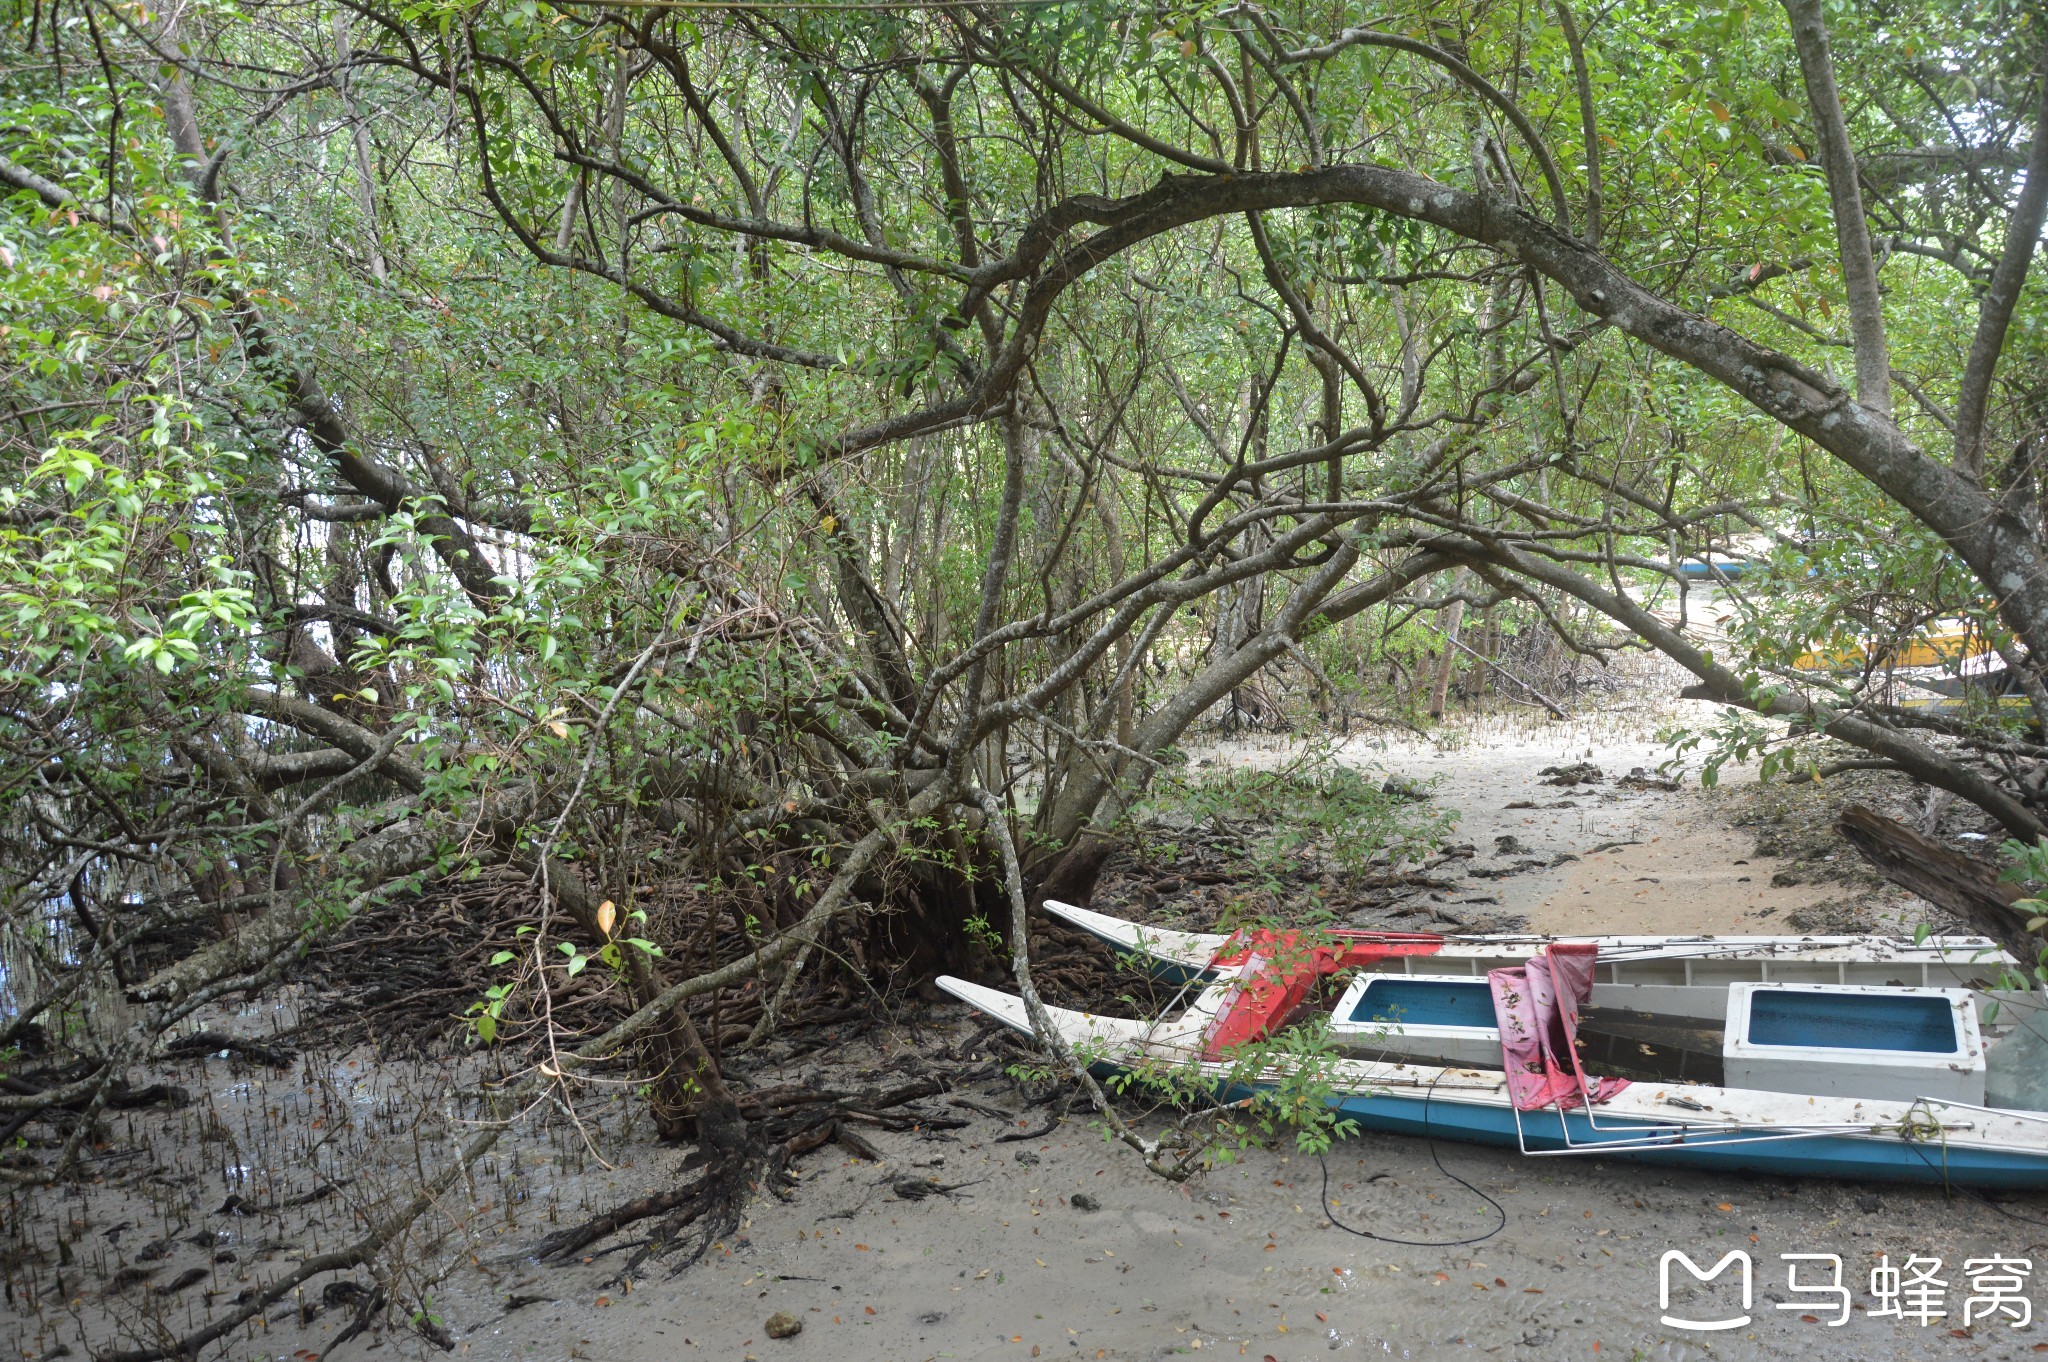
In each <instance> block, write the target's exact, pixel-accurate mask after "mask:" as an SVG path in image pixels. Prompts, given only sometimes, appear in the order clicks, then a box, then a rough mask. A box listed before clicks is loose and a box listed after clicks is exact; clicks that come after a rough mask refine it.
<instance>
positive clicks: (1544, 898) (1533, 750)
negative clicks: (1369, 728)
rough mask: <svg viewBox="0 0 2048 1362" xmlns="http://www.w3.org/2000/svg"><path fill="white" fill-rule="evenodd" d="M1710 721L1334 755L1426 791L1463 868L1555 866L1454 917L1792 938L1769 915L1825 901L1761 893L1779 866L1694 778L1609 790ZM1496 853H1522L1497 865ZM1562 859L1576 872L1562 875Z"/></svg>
mask: <svg viewBox="0 0 2048 1362" xmlns="http://www.w3.org/2000/svg"><path fill="white" fill-rule="evenodd" d="M1713 713H1714V707H1713V706H1711V705H1707V704H1703V703H1700V702H1695V701H1685V700H1670V701H1663V700H1659V701H1656V702H1654V703H1653V702H1641V701H1639V702H1634V703H1626V702H1625V703H1624V704H1622V705H1619V706H1616V707H1613V708H1610V709H1608V710H1605V711H1603V712H1601V713H1599V714H1597V715H1591V716H1588V717H1584V718H1579V719H1574V720H1568V721H1563V722H1556V721H1550V720H1547V719H1544V718H1541V717H1524V716H1521V715H1508V716H1488V717H1483V718H1480V719H1477V720H1473V721H1470V722H1468V723H1464V724H1460V725H1458V726H1455V727H1452V728H1448V729H1445V730H1441V731H1440V732H1439V733H1438V734H1437V735H1435V736H1433V737H1431V738H1415V737H1411V736H1405V735H1404V736H1399V737H1391V738H1390V737H1387V736H1383V735H1372V736H1365V737H1357V738H1352V739H1349V740H1347V741H1345V742H1343V743H1341V744H1339V746H1338V747H1337V749H1336V755H1337V756H1338V758H1339V759H1340V760H1344V761H1348V762H1354V763H1356V764H1358V765H1360V766H1362V767H1364V768H1366V769H1368V770H1372V771H1383V772H1385V773H1387V774H1389V775H1394V776H1399V777H1401V778H1403V779H1405V780H1409V781H1413V782H1416V783H1418V784H1422V785H1425V786H1427V787H1429V788H1430V789H1431V790H1432V791H1433V792H1434V794H1435V798H1436V802H1437V803H1438V804H1439V805H1441V806H1442V807H1445V808H1449V809H1455V810H1457V811H1458V814H1459V818H1458V824H1457V830H1456V833H1455V835H1454V838H1453V840H1454V841H1458V842H1470V843H1472V844H1473V845H1474V846H1475V847H1476V848H1478V853H1479V854H1478V856H1477V858H1476V859H1475V861H1474V864H1475V865H1477V866H1478V867H1480V868H1481V869H1482V870H1499V869H1503V868H1508V867H1511V866H1513V865H1514V864H1516V863H1518V862H1522V861H1526V860H1532V859H1533V860H1540V861H1543V862H1545V863H1551V862H1556V863H1557V864H1554V865H1551V866H1550V867H1549V868H1547V869H1535V870H1526V871H1523V872H1521V873H1517V874H1510V875H1504V876H1501V877H1499V878H1487V879H1484V880H1480V879H1474V880H1473V881H1472V883H1471V886H1470V890H1469V892H1467V893H1465V894H1462V895H1456V896H1449V897H1447V898H1446V902H1447V903H1449V904H1450V905H1451V906H1453V907H1455V906H1456V905H1457V904H1459V903H1461V902H1462V903H1466V904H1474V903H1486V902H1487V901H1488V900H1492V901H1496V902H1497V903H1498V908H1497V909H1494V910H1493V911H1498V912H1501V913H1509V914H1517V915H1520V916H1522V917H1525V918H1526V919H1527V920H1528V926H1529V929H1530V930H1532V931H1538V932H1554V933H1583V934H1599V933H1630V932H1638V933H1714V934H1721V935H1726V934H1743V935H1755V934H1768V933H1777V932H1788V933H1789V932H1792V931H1793V930H1794V929H1792V928H1788V927H1786V926H1784V925H1783V918H1784V915H1785V914H1786V913H1787V912H1789V911H1791V910H1793V909H1796V908H1799V907H1802V906H1804V905H1807V904H1811V903H1814V902H1816V901H1818V900H1820V899H1824V898H1826V897H1828V896H1829V890H1828V889H1827V888H1826V887H1825V886H1822V887H1815V886H1789V887H1784V888H1773V887H1772V885H1771V880H1772V878H1773V876H1775V875H1777V874H1778V872H1779V871H1781V870H1783V869H1784V868H1785V867H1786V866H1787V865H1788V864H1789V862H1786V861H1781V860H1775V859H1773V858H1770V857H1759V856H1756V855H1754V853H1753V850H1752V846H1753V841H1754V839H1753V837H1752V836H1751V835H1750V834H1748V833H1747V832H1745V831H1743V830H1742V829H1739V828H1731V827H1728V826H1726V825H1725V823H1724V822H1723V819H1724V818H1725V816H1726V815H1725V813H1724V812H1723V808H1722V805H1723V803H1724V801H1722V800H1721V799H1719V798H1717V797H1716V796H1715V794H1714V793H1712V792H1704V791H1702V790H1701V789H1700V787H1699V780H1698V774H1697V773H1698V765H1697V763H1696V762H1695V763H1693V764H1692V765H1691V766H1689V767H1687V768H1686V769H1685V770H1684V771H1683V773H1682V775H1681V785H1680V788H1679V789H1678V790H1677V791H1675V792H1665V791H1662V790H1656V789H1631V788H1623V787H1618V786H1617V785H1616V783H1615V782H1616V781H1617V780H1619V779H1620V778H1622V777H1624V776H1626V775H1628V774H1629V772H1630V771H1631V770H1633V769H1636V768H1641V769H1643V770H1645V771H1648V772H1651V773H1653V774H1654V773H1655V771H1656V769H1657V767H1658V765H1659V763H1661V762H1664V761H1666V760H1668V759H1669V758H1670V757H1671V751H1670V749H1669V748H1668V747H1667V746H1665V745H1664V744H1663V743H1660V742H1659V741H1658V740H1657V738H1656V733H1657V731H1658V730H1659V729H1662V728H1668V727H1670V726H1672V725H1674V724H1683V723H1691V724H1694V725H1701V724H1704V723H1706V722H1709V721H1710V720H1711V718H1712V717H1713ZM1299 750H1300V747H1299V744H1298V743H1297V742H1295V741H1294V740H1292V739H1289V738H1254V739H1249V740H1244V741H1238V742H1230V743H1222V744H1217V745H1215V746H1213V747H1208V748H1204V749H1202V750H1201V752H1200V754H1199V757H1200V758H1206V759H1208V760H1212V761H1216V762H1218V763H1243V764H1247V765H1259V766H1266V765H1276V764H1279V763H1281V762H1284V761H1285V760H1287V759H1288V758H1289V757H1290V756H1292V755H1293V754H1295V753H1296V752H1298V751H1299ZM1585 761H1591V762H1592V763H1593V764H1595V765H1597V766H1598V767H1600V768H1601V770H1602V771H1603V772H1604V779H1603V780H1602V781H1601V782H1600V783H1598V784H1592V785H1580V786H1576V787H1570V788H1561V787H1559V786H1556V785H1549V784H1545V783H1543V779H1544V778H1543V776H1542V775H1541V772H1542V771H1543V769H1544V768H1545V767H1554V766H1569V765H1572V764H1573V763H1577V762H1585ZM1755 779H1756V769H1755V767H1754V766H1753V765H1751V766H1734V765H1731V766H1728V767H1726V768H1724V769H1723V770H1722V772H1721V773H1720V782H1721V785H1722V786H1723V787H1732V786H1737V785H1741V784H1745V783H1752V782H1754V781H1755ZM1518 806H1519V807H1518ZM1503 837H1512V838H1514V839H1515V843H1516V844H1517V846H1518V847H1519V848H1521V849H1519V850H1511V851H1507V852H1502V851H1499V850H1497V847H1498V846H1499V841H1498V839H1500V838H1503ZM1602 847H1604V848H1606V849H1604V850H1595V849H1594V848H1602ZM1567 857H1573V858H1576V859H1561V858H1567ZM1453 868H1454V869H1455V867H1453ZM1836 892H1839V891H1836Z"/></svg>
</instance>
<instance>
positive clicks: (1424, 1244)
mask: <svg viewBox="0 0 2048 1362" xmlns="http://www.w3.org/2000/svg"><path fill="white" fill-rule="evenodd" d="M1443 1076H1444V1075H1443V1071H1442V1070H1441V1069H1439V1070H1438V1071H1437V1075H1436V1077H1435V1078H1432V1079H1430V1080H1429V1087H1428V1088H1427V1089H1426V1090H1424V1092H1423V1094H1422V1138H1423V1139H1424V1140H1425V1141H1426V1142H1427V1143H1428V1145H1429V1157H1430V1161H1431V1162H1433V1163H1434V1164H1436V1171H1437V1172H1439V1173H1442V1174H1443V1175H1444V1176H1445V1177H1447V1178H1449V1179H1450V1180H1451V1181H1452V1182H1455V1183H1457V1184H1458V1185H1459V1186H1460V1187H1463V1188H1464V1189H1465V1190H1466V1191H1468V1192H1470V1193H1472V1195H1474V1196H1476V1197H1478V1198H1479V1199H1480V1200H1481V1201H1483V1202H1485V1203H1486V1204H1487V1205H1489V1206H1491V1207H1493V1210H1494V1214H1496V1215H1498V1216H1499V1217H1500V1223H1499V1224H1498V1225H1495V1226H1494V1227H1493V1228H1492V1229H1490V1230H1488V1231H1487V1232H1486V1233H1484V1234H1479V1235H1474V1236H1473V1237H1472V1238H1470V1239H1396V1238H1394V1237H1393V1236H1392V1235H1390V1234H1374V1233H1373V1232H1372V1231H1371V1230H1361V1229H1359V1228H1357V1227H1356V1226H1353V1225H1347V1224H1345V1223H1344V1222H1343V1221H1341V1220H1339V1219H1338V1218H1337V1216H1336V1214H1335V1212H1333V1211H1332V1210H1331V1209H1330V1161H1329V1160H1328V1159H1327V1158H1325V1157H1324V1156H1323V1155H1321V1154H1318V1155H1316V1161H1317V1162H1318V1163H1320V1164H1322V1166H1323V1215H1324V1216H1325V1217H1326V1218H1327V1219H1328V1220H1329V1222H1330V1223H1331V1224H1332V1225H1335V1226H1336V1227H1337V1228H1338V1229H1340V1230H1342V1231H1344V1233H1346V1234H1355V1235H1357V1236H1358V1237H1359V1238H1360V1239H1372V1240H1376V1241H1377V1242H1379V1243H1382V1244H1400V1245H1402V1246H1403V1247H1406V1248H1463V1247H1464V1246H1466V1245H1467V1244H1483V1243H1485V1242H1486V1241H1487V1240H1489V1239H1491V1238H1493V1236H1495V1235H1496V1234H1499V1233H1500V1232H1501V1231H1502V1230H1504V1229H1506V1228H1507V1227H1508V1213H1507V1209H1506V1208H1505V1207H1503V1206H1502V1205H1501V1204H1500V1203H1499V1202H1498V1201H1495V1200H1494V1199H1493V1198H1492V1197H1490V1196H1488V1195H1487V1194H1486V1193H1484V1192H1482V1191H1480V1190H1479V1189H1478V1188H1477V1187H1474V1186H1473V1185H1472V1184H1471V1183H1469V1182H1467V1181H1465V1179H1463V1178H1461V1177H1459V1176H1458V1175H1457V1174H1456V1173H1453V1172H1452V1171H1451V1170H1450V1169H1448V1168H1446V1167H1444V1161H1443V1159H1442V1157H1441V1156H1439V1155H1438V1154H1437V1152H1436V1137H1435V1136H1433V1135H1431V1134H1430V1133H1429V1099H1430V1098H1431V1097H1433V1096H1435V1095H1436V1085H1437V1083H1438V1082H1439V1081H1440V1080H1441V1079H1442V1078H1443Z"/></svg>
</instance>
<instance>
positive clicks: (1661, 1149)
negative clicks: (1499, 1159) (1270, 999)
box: [1090, 1064, 2048, 1191]
mask: <svg viewBox="0 0 2048 1362" xmlns="http://www.w3.org/2000/svg"><path fill="white" fill-rule="evenodd" d="M1090 1067H1091V1068H1092V1069H1093V1070H1094V1071H1095V1073H1096V1074H1097V1075H1098V1076H1100V1077H1105V1078H1106V1077H1110V1076H1112V1075H1114V1074H1116V1073H1118V1072H1120V1071H1121V1070H1120V1066H1118V1065H1114V1064H1096V1065H1092V1066H1090ZM1252 1095H1253V1094H1252V1092H1251V1090H1250V1089H1249V1088H1245V1087H1242V1086H1240V1085H1231V1086H1230V1088H1229V1090H1228V1091H1226V1092H1225V1093H1224V1094H1223V1100H1225V1101H1237V1100H1241V1099H1243V1098H1246V1097H1250V1096H1252ZM1331 1105H1332V1106H1333V1107H1335V1108H1336V1109H1337V1111H1338V1112H1339V1113H1341V1114H1342V1115H1343V1116H1345V1117H1348V1118H1349V1119H1350V1120H1352V1121H1354V1122H1356V1123H1357V1125H1358V1128H1359V1130H1361V1131H1367V1130H1372V1131H1379V1132H1382V1133H1384V1134H1389V1135H1425V1136H1428V1137H1430V1138H1432V1139H1440V1140H1457V1141H1461V1142H1463V1143H1467V1144H1488V1145H1499V1146H1504V1147H1506V1148H1509V1149H1519V1148H1524V1147H1526V1148H1528V1149H1530V1150H1562V1149H1566V1148H1571V1149H1572V1150H1574V1155H1575V1156H1577V1157H1589V1156H1590V1157H1593V1158H1601V1159H1629V1160H1632V1161H1634V1162H1637V1163H1647V1164H1658V1165H1662V1166H1664V1167H1667V1168H1704V1169H1709V1170H1713V1171H1719V1172H1729V1173H1746V1174H1756V1173H1767V1174H1772V1175H1774V1176H1777V1177H1786V1178H1840V1179H1842V1180H1844V1181H1852V1182H1861V1181H1875V1182H1920V1183H1931V1184H1935V1185H1938V1186H1956V1187H2003V1188H2008V1189H2011V1190H2015V1191H2020V1190H2032V1191H2038V1190H2048V1154H2028V1153H2023V1152H2005V1151H1999V1150H1986V1149H1975V1148H1969V1147H1963V1146H1946V1147H1945V1146H1944V1145H1943V1144H1942V1142H1941V1141H1939V1140H1928V1141H1911V1140H1900V1139H1890V1138H1886V1137H1882V1136H1850V1135H1809V1136H1804V1137H1801V1138H1799V1139H1786V1138H1783V1137H1775V1138H1774V1137H1772V1136H1771V1134H1770V1132H1768V1131H1758V1132H1756V1133H1755V1134H1750V1133H1747V1132H1743V1131H1734V1132H1725V1131H1713V1130H1700V1131H1696V1132H1694V1133H1693V1134H1692V1135H1691V1137H1690V1138H1688V1139H1682V1140H1681V1139H1670V1137H1669V1133H1668V1132H1669V1127H1667V1126H1658V1125H1652V1124H1650V1123H1648V1122H1642V1121H1630V1120H1625V1119H1618V1118H1616V1117H1614V1116H1611V1115H1609V1114H1607V1113H1605V1112H1603V1113H1601V1115H1600V1117H1599V1120H1600V1127H1601V1128H1600V1129H1597V1130H1596V1129H1594V1127H1593V1124H1592V1122H1591V1121H1589V1120H1587V1119H1586V1115H1585V1113H1584V1112H1581V1111H1572V1112H1559V1111H1557V1110H1555V1109H1554V1108H1553V1109H1547V1110H1544V1111H1533V1112H1523V1113H1521V1134H1520V1137H1519V1138H1518V1137H1517V1134H1516V1118H1515V1113H1514V1112H1513V1111H1511V1110H1509V1109H1508V1108H1506V1107H1504V1106H1500V1107H1496V1106H1490V1105H1489V1106H1481V1105H1479V1104H1476V1103H1470V1102H1455V1101H1451V1100H1449V1099H1447V1098H1443V1097H1436V1098H1425V1097H1424V1096H1422V1095H1420V1094H1416V1095H1413V1096H1411V1095H1409V1094H1407V1093H1392V1092H1386V1093H1351V1094H1346V1095H1344V1096H1341V1097H1338V1098H1335V1099H1333V1100H1332V1102H1331ZM1567 1132H1569V1136H1570V1139H1569V1143H1567V1140H1566V1134H1567ZM1657 1139H1663V1140H1666V1141H1667V1143H1663V1144H1659V1145H1657V1146H1655V1147H1644V1144H1643V1142H1645V1141H1650V1140H1657ZM1601 1145H1609V1146H1616V1145H1628V1146H1631V1147H1629V1148H1608V1149H1601V1148H1598V1147H1597V1146H1601ZM1567 1157H1571V1156H1567Z"/></svg>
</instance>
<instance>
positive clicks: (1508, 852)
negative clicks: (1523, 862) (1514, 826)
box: [1493, 833, 1529, 856]
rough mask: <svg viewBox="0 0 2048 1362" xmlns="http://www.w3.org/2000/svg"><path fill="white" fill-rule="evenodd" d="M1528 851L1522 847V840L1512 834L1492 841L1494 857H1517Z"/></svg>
mask: <svg viewBox="0 0 2048 1362" xmlns="http://www.w3.org/2000/svg"><path fill="white" fill-rule="evenodd" d="M1528 849H1529V848H1527V847H1525V846H1523V845H1522V839H1521V838H1519V837H1517V836H1515V835H1514V834H1513V833H1508V834H1506V835H1504V836H1500V837H1496V838H1494V839H1493V854H1494V855H1496V856H1519V855H1521V854H1522V853H1523V852H1525V851H1527V850H1528Z"/></svg>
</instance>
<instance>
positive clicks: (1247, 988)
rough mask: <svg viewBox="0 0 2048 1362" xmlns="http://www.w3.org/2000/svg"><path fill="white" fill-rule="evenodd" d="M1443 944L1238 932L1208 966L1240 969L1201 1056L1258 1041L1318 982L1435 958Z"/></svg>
mask: <svg viewBox="0 0 2048 1362" xmlns="http://www.w3.org/2000/svg"><path fill="white" fill-rule="evenodd" d="M1443 945H1444V939H1443V937H1441V936H1438V935H1435V934H1433V933H1429V932H1331V933H1328V934H1327V935H1306V936H1305V935H1304V934H1302V933H1300V932H1274V931H1268V930H1266V929H1265V928H1259V929H1256V930H1254V931H1249V932H1239V933H1238V934H1237V935H1235V936H1233V937H1231V938H1230V940H1229V941H1227V942H1225V943H1224V945H1223V949H1222V950H1220V951H1218V952H1216V955H1215V957H1214V958H1213V959H1212V960H1210V962H1209V965H1210V967H1211V968H1212V969H1227V968H1230V967H1232V966H1241V967H1242V966H1249V968H1240V969H1239V972H1238V978H1237V982H1236V983H1235V984H1234V985H1233V986H1232V989H1231V993H1230V996H1229V997H1228V998H1226V999H1225V1000H1224V1003H1223V1006H1222V1007H1220V1008H1218V1009H1217V1011H1216V1020H1215V1021H1213V1022H1211V1023H1210V1024H1209V1029H1208V1032H1207V1033H1206V1034H1205V1035H1204V1036H1203V1037H1202V1056H1203V1058H1205V1059H1216V1058H1219V1057H1220V1056H1221V1055H1222V1054H1223V1052H1224V1051H1225V1050H1228V1049H1231V1048H1232V1047H1233V1046H1238V1045H1243V1044H1245V1043H1246V1042H1248V1041H1254V1040H1262V1039H1264V1038H1265V1037H1266V1036H1267V1035H1268V1034H1270V1033H1271V1031H1272V1030H1273V1028H1274V1027H1276V1026H1278V1025H1279V1024H1280V1023H1281V1022H1282V1021H1284V1020H1286V1018H1287V1014H1288V1013H1290V1012H1292V1011H1294V1009H1295V1008H1297V1007H1299V1006H1301V1003H1302V1000H1303V999H1305V998H1306V997H1308V992H1309V990H1310V989H1311V988H1313V987H1315V982H1316V980H1317V979H1320V978H1323V977H1324V976H1326V975H1331V974H1336V973H1338V972H1339V971H1341V970H1349V969H1361V968H1364V967H1365V966H1368V965H1375V964H1378V963H1379V962H1380V961H1382V960H1391V959H1393V958H1395V957H1397V956H1403V955H1435V954H1436V953H1437V952H1438V951H1440V950H1442V949H1443Z"/></svg>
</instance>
